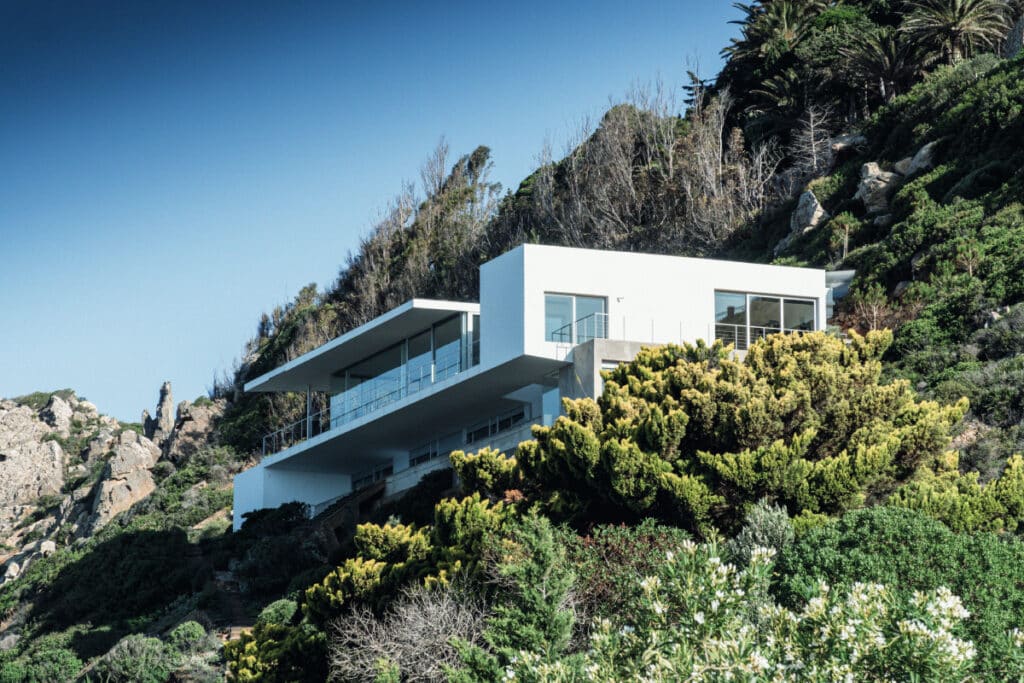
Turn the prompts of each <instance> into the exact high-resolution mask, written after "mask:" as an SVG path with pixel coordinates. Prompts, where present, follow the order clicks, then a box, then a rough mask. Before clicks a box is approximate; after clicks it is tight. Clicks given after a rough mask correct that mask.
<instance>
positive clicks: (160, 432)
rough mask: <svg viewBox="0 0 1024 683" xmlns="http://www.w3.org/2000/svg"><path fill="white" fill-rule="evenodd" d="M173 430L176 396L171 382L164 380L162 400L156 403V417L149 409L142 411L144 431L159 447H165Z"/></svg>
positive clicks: (161, 389)
mask: <svg viewBox="0 0 1024 683" xmlns="http://www.w3.org/2000/svg"><path fill="white" fill-rule="evenodd" d="M173 430H174V397H173V395H172V394H171V383H170V382H164V383H163V386H161V387H160V400H159V401H158V402H157V404H156V418H152V417H150V415H149V411H148V410H143V411H142V432H143V434H144V435H145V436H146V438H147V439H149V440H151V441H152V442H153V443H155V444H156V445H157V446H158V447H163V445H164V442H165V441H166V440H167V438H168V437H169V436H170V435H171V432H172V431H173Z"/></svg>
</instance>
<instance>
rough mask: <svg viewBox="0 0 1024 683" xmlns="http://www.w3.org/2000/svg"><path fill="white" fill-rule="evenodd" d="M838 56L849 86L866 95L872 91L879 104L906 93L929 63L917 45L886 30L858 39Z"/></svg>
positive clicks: (875, 31) (884, 28) (890, 30)
mask: <svg viewBox="0 0 1024 683" xmlns="http://www.w3.org/2000/svg"><path fill="white" fill-rule="evenodd" d="M840 54H841V55H842V56H843V58H844V62H845V67H846V70H847V76H848V77H849V78H850V79H851V81H852V84H853V85H855V86H856V87H863V88H864V92H866V93H867V92H871V91H874V92H875V93H876V94H877V96H878V98H879V99H881V101H882V103H883V104H888V103H889V102H891V101H892V98H894V97H895V96H896V95H899V94H900V93H901V92H903V91H904V90H906V88H908V87H909V86H910V85H911V84H912V83H913V81H914V79H915V76H917V75H918V74H919V73H920V72H921V71H922V69H923V67H925V66H928V65H929V61H931V60H930V59H929V56H928V54H926V53H925V51H924V50H923V49H922V47H921V45H920V44H919V43H917V42H914V41H911V40H908V39H906V38H904V37H902V36H900V35H899V33H898V32H897V31H896V29H894V28H892V27H889V26H880V27H878V28H876V29H875V30H873V31H868V32H866V33H864V34H863V35H860V36H858V37H857V38H856V39H854V40H853V41H852V42H851V43H850V44H849V45H846V46H844V47H842V48H841V49H840ZM871 99H874V97H873V96H872V98H871Z"/></svg>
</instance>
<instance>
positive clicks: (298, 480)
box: [232, 465, 352, 531]
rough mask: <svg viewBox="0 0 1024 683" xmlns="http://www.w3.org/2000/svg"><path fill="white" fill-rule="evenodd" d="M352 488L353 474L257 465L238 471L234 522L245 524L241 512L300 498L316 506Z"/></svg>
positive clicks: (269, 506)
mask: <svg viewBox="0 0 1024 683" xmlns="http://www.w3.org/2000/svg"><path fill="white" fill-rule="evenodd" d="M351 491H352V477H351V476H349V475H347V474H338V473H333V472H320V471H316V472H314V471H302V470H289V469H278V468H273V467H264V466H263V465H257V466H256V467H253V468H251V469H248V470H246V471H245V472H242V473H240V474H237V475H235V480H234V503H233V509H232V523H233V526H234V528H235V530H236V531H237V530H238V529H240V528H241V527H242V522H243V521H244V520H243V519H242V515H244V514H245V513H247V512H252V511H254V510H260V509H263V508H276V507H279V506H281V505H284V504H285V503H291V502H293V501H298V502H300V503H306V504H308V505H310V506H315V505H317V504H318V503H322V502H324V501H325V500H330V499H332V498H337V497H338V496H343V495H345V494H348V493H350V492H351Z"/></svg>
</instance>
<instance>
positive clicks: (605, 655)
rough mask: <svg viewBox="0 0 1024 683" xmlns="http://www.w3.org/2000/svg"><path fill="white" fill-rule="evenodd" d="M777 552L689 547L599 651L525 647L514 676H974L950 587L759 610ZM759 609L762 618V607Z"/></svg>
mask: <svg viewBox="0 0 1024 683" xmlns="http://www.w3.org/2000/svg"><path fill="white" fill-rule="evenodd" d="M772 556H773V552H772V551H770V550H767V549H758V550H755V551H754V552H753V553H752V554H751V557H750V562H749V563H748V564H747V565H745V566H743V567H742V568H739V567H736V566H734V565H732V564H729V563H726V562H724V561H723V560H722V558H721V556H720V554H719V552H718V548H717V547H716V546H715V545H714V544H708V545H697V544H694V543H692V542H691V543H688V544H687V545H686V547H685V548H684V549H683V550H682V552H680V553H678V554H669V555H668V556H667V557H666V559H665V561H664V562H663V563H662V565H661V566H660V567H659V571H658V573H657V574H654V575H652V576H648V577H646V578H645V579H644V580H643V581H642V582H641V586H642V590H643V596H644V599H643V600H642V602H641V605H640V609H638V610H637V611H635V612H633V613H630V614H621V615H618V616H617V617H616V618H614V619H601V620H599V621H598V622H597V623H596V624H595V627H594V629H593V631H592V634H591V640H590V644H589V648H588V649H587V650H585V651H583V652H580V653H576V654H571V655H568V656H563V657H560V658H558V659H555V660H551V659H550V658H548V657H546V656H545V655H544V654H543V653H542V652H537V651H531V650H523V651H520V652H519V653H517V655H516V656H515V657H514V658H512V659H510V660H509V663H508V665H507V667H506V669H505V671H504V680H513V681H530V682H532V681H538V682H539V681H580V680H590V681H608V682H612V681H623V680H656V681H669V680H673V681H681V680H723V681H726V680H743V681H814V682H817V681H822V680H826V681H836V680H929V681H952V680H965V679H970V678H973V677H974V675H975V673H976V671H977V658H978V652H977V650H976V649H975V647H974V645H973V643H972V642H971V641H970V640H969V639H966V638H964V637H963V636H962V635H961V630H960V629H961V626H962V624H963V622H964V620H966V619H968V618H969V617H970V613H969V611H968V610H967V609H965V608H964V605H963V602H962V601H961V600H960V598H959V597H957V596H956V595H955V594H953V593H952V592H951V591H950V590H949V589H948V588H945V587H939V588H936V589H933V590H926V591H917V592H913V593H908V592H905V591H902V590H900V589H899V588H897V587H896V586H895V585H892V586H886V585H882V584H879V583H874V582H855V583H853V584H851V585H849V586H848V587H845V588H839V587H830V586H829V585H827V584H826V583H818V584H816V585H815V586H814V587H813V591H812V592H811V593H810V594H809V595H808V597H807V599H806V600H801V601H799V602H798V603H797V604H795V605H793V606H791V607H784V606H780V605H777V604H774V603H768V604H761V605H752V604H751V602H750V600H749V596H750V595H752V594H763V593H765V591H766V590H767V586H768V584H769V582H770V577H771V572H772V559H771V558H772ZM755 609H756V611H757V614H753V613H752V612H753V611H754V610H755ZM999 647H1000V649H999V651H998V655H999V656H1001V657H1002V658H1003V659H1002V662H1001V663H1002V666H1004V667H1005V668H1004V669H1003V672H1004V673H1006V674H1008V675H1010V676H1014V677H1016V676H1021V675H1024V656H1022V653H1024V632H1021V631H1019V630H1012V629H1010V630H1007V631H1006V632H1005V633H1004V634H1003V638H1002V640H1001V642H1000V646H999Z"/></svg>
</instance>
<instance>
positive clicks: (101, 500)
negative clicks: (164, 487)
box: [88, 430, 160, 533]
mask: <svg viewBox="0 0 1024 683" xmlns="http://www.w3.org/2000/svg"><path fill="white" fill-rule="evenodd" d="M159 459H160V449H159V448H157V446H156V444H154V443H153V442H152V441H150V440H149V439H147V438H145V437H143V436H140V435H139V434H137V433H136V432H133V431H131V430H128V431H124V432H122V433H121V435H120V436H119V437H118V441H117V445H116V446H115V447H114V455H113V456H112V457H111V458H110V460H108V461H107V465H106V469H105V470H104V472H103V478H102V479H101V481H100V483H99V486H98V487H97V490H96V493H95V497H94V498H93V505H92V517H91V519H90V520H89V527H88V528H89V532H90V533H95V532H96V531H98V530H99V529H101V528H103V527H104V526H105V525H106V524H107V523H108V522H109V521H110V520H111V519H113V518H114V517H115V516H117V515H118V514H120V513H122V512H124V511H125V510H127V509H128V508H130V507H131V506H132V505H134V504H135V503H137V502H139V501H140V500H142V499H143V498H145V497H146V496H148V495H149V494H151V493H152V492H153V490H154V489H155V488H156V482H155V481H154V480H153V474H152V473H151V472H150V470H151V469H152V468H153V466H154V465H156V463H157V461H158V460H159Z"/></svg>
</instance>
